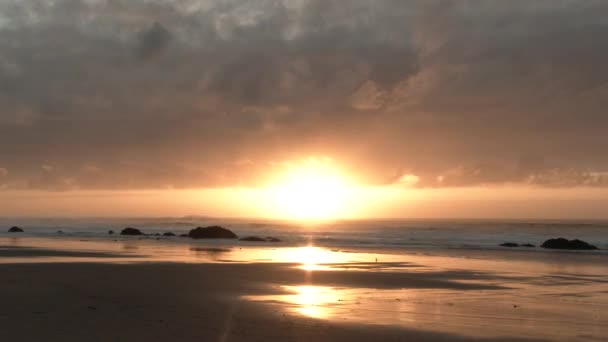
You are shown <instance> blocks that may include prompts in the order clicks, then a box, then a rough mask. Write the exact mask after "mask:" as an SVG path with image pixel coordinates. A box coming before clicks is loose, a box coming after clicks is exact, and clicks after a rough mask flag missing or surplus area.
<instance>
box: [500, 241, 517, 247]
mask: <svg viewBox="0 0 608 342" xmlns="http://www.w3.org/2000/svg"><path fill="white" fill-rule="evenodd" d="M500 245H501V246H502V247H519V245H518V244H516V243H515V242H505V243H501V244H500Z"/></svg>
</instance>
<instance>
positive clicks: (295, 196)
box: [271, 161, 350, 220]
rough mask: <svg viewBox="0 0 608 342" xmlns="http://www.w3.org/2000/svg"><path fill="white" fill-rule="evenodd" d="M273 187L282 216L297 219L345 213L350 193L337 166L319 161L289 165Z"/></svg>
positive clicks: (321, 217)
mask: <svg viewBox="0 0 608 342" xmlns="http://www.w3.org/2000/svg"><path fill="white" fill-rule="evenodd" d="M271 189H272V190H271V191H272V193H273V197H274V202H275V206H276V209H277V210H279V211H280V213H279V214H280V216H283V217H286V218H291V219H298V220H326V219H332V218H338V217H342V216H345V214H346V210H347V201H348V199H349V193H350V186H349V184H348V181H347V178H346V177H345V176H344V175H343V174H342V173H341V172H340V171H339V170H338V169H337V168H335V167H333V166H332V165H329V164H327V163H322V162H317V161H309V162H306V163H304V164H300V165H294V166H291V167H289V168H288V169H287V170H286V172H284V173H283V174H282V175H281V176H280V177H279V179H278V180H277V181H276V183H274V185H272V186H271Z"/></svg>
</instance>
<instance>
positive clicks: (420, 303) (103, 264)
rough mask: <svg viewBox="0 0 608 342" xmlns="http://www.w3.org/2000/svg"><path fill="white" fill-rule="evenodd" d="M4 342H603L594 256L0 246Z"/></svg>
mask: <svg viewBox="0 0 608 342" xmlns="http://www.w3.org/2000/svg"><path fill="white" fill-rule="evenodd" d="M0 246H1V247H0V274H2V281H1V282H0V294H1V295H0V296H1V302H2V305H1V306H0V326H2V327H3V328H2V329H1V330H0V339H1V340H5V341H42V340H44V341H82V340H92V341H167V340H179V341H195V340H196V341H201V340H203V341H270V340H276V341H311V340H315V341H369V340H372V339H381V340H383V341H407V340H415V341H470V340H479V341H517V340H522V341H524V340H531V341H602V340H605V338H606V337H607V336H608V316H607V315H606V308H608V266H606V264H605V256H604V255H603V254H595V253H577V252H561V251H560V252H555V253H536V252H528V251H515V250H466V249H453V250H452V249H445V248H437V249H424V250H420V249H403V248H402V249H398V250H395V249H388V248H363V247H357V248H356V247H350V248H346V249H345V248H342V249H340V248H327V247H316V246H309V245H306V246H285V245H280V244H279V245H255V244H254V245H251V246H248V245H245V244H240V243H236V242H234V243H232V244H231V243H228V242H215V241H211V242H209V241H204V242H200V241H196V242H195V241H190V240H189V239H187V241H183V242H182V241H180V240H178V242H175V241H174V240H170V239H165V240H163V239H158V240H157V239H156V238H128V237H117V238H115V239H113V240H110V239H81V238H69V237H58V238H44V237H37V238H36V237H2V238H0Z"/></svg>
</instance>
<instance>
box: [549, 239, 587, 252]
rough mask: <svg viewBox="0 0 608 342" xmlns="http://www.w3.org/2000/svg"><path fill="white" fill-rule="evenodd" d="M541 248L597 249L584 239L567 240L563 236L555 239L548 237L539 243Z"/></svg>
mask: <svg viewBox="0 0 608 342" xmlns="http://www.w3.org/2000/svg"><path fill="white" fill-rule="evenodd" d="M541 247H542V248H550V249H576V250H583V249H597V247H595V246H594V245H590V244H588V243H586V242H585V241H581V240H578V239H575V240H568V239H564V238H557V239H549V240H547V241H545V242H543V244H542V245H541Z"/></svg>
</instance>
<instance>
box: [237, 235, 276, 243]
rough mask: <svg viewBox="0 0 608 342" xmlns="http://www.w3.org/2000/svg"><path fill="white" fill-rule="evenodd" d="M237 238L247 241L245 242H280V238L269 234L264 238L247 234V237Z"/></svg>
mask: <svg viewBox="0 0 608 342" xmlns="http://www.w3.org/2000/svg"><path fill="white" fill-rule="evenodd" d="M239 240H240V241H247V242H281V239H278V238H275V237H271V236H267V237H265V238H263V237H259V236H247V237H244V238H241V239H239Z"/></svg>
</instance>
